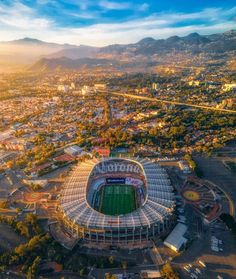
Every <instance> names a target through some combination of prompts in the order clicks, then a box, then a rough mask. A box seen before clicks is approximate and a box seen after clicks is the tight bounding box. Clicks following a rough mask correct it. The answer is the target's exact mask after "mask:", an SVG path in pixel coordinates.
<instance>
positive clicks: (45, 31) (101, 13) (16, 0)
mask: <svg viewBox="0 0 236 279" xmlns="http://www.w3.org/2000/svg"><path fill="white" fill-rule="evenodd" d="M231 29H236V3H235V0H227V1H219V0H214V1H212V0H204V1H197V0H188V1H186V0H165V1H158V0H149V1H140V0H136V1H134V0H132V1H131V0H126V1H125V0H122V1H119V0H111V1H110V0H97V1H94V0H81V1H76V0H58V1H56V0H35V1H31V0H2V1H1V2H0V41H9V40H15V39H20V38H24V37H30V38H36V39H39V40H44V41H48V42H56V43H70V44H77V45H79V44H86V45H93V46H105V45H109V44H115V43H119V44H122V43H123V44H127V43H132V42H137V41H139V40H140V39H142V38H144V37H153V38H155V39H159V38H167V37H170V36H173V35H179V36H184V35H187V34H189V33H192V32H198V33H200V34H212V33H218V32H224V31H226V30H231Z"/></svg>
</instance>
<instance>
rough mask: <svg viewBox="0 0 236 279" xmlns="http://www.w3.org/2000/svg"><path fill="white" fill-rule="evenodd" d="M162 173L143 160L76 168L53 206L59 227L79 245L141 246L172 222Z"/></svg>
mask: <svg viewBox="0 0 236 279" xmlns="http://www.w3.org/2000/svg"><path fill="white" fill-rule="evenodd" d="M174 209H175V201H174V194H173V188H172V186H171V183H170V180H169V179H168V175H167V174H166V171H165V170H164V169H163V168H161V167H160V166H159V165H158V164H157V163H155V162H153V161H152V160H149V159H126V158H105V159H104V158H103V159H95V158H94V159H91V160H87V161H85V162H81V163H79V164H78V165H77V166H76V167H74V169H73V170H72V171H71V173H70V175H69V177H68V178H67V180H66V181H65V183H64V187H63V190H62V191H61V195H60V201H59V212H60V215H61V218H60V220H61V222H62V223H63V227H64V228H65V229H66V231H67V232H69V233H70V234H71V235H73V236H74V237H77V238H78V239H83V240H84V241H85V242H91V243H92V242H95V243H104V244H109V245H120V246H122V245H124V244H128V243H136V244H137V243H144V242H146V241H148V240H150V239H152V238H153V237H154V236H160V235H162V234H165V233H166V232H167V230H169V229H170V227H172V224H173V223H174V222H175V218H174V214H173V213H174Z"/></svg>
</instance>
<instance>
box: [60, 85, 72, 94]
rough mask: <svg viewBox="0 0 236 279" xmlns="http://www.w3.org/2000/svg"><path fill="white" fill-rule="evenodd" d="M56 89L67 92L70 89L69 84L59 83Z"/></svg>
mask: <svg viewBox="0 0 236 279" xmlns="http://www.w3.org/2000/svg"><path fill="white" fill-rule="evenodd" d="M57 90H58V91H60V92H64V93H67V92H68V91H69V90H70V86H69V85H62V84H60V85H58V87H57Z"/></svg>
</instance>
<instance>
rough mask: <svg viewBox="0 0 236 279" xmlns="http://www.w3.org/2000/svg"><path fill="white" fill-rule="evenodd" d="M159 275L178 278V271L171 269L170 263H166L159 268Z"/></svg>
mask: <svg viewBox="0 0 236 279" xmlns="http://www.w3.org/2000/svg"><path fill="white" fill-rule="evenodd" d="M161 275H162V278H164V279H179V278H180V277H179V275H178V273H177V272H176V271H175V270H174V269H173V267H172V266H171V264H170V263H166V264H165V265H164V266H163V267H162V269H161Z"/></svg>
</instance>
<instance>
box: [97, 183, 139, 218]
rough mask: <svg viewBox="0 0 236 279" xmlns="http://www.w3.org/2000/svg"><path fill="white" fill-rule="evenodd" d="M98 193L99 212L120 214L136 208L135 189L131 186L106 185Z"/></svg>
mask: <svg viewBox="0 0 236 279" xmlns="http://www.w3.org/2000/svg"><path fill="white" fill-rule="evenodd" d="M100 194H101V203H100V212H102V213H103V214H106V215H121V214H127V213H130V212H132V211H134V210H135V209H136V202H135V190H134V188H133V187H132V186H129V185H106V186H104V187H103V188H102V189H101V193H100Z"/></svg>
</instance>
